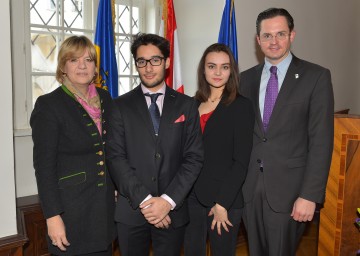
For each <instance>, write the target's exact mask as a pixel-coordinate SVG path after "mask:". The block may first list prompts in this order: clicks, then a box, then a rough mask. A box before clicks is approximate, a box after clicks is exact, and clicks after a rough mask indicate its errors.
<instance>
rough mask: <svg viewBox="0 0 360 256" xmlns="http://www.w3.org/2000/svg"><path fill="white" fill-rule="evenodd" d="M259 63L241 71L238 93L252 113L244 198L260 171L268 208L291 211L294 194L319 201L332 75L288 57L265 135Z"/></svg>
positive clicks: (329, 140)
mask: <svg viewBox="0 0 360 256" xmlns="http://www.w3.org/2000/svg"><path fill="white" fill-rule="evenodd" d="M263 66H264V64H260V65H258V66H255V67H253V68H251V69H249V70H247V71H244V72H243V73H242V74H241V89H242V93H243V94H244V95H245V96H248V97H249V98H250V99H251V100H252V101H253V104H254V109H255V115H256V121H255V128H254V135H253V139H254V141H253V150H252V155H251V159H250V164H249V170H248V174H247V178H246V181H245V183H244V186H243V193H244V199H245V203H247V202H250V201H251V200H252V198H253V195H254V188H255V185H256V182H257V179H258V177H259V174H260V172H263V177H264V186H265V192H266V198H267V201H268V203H269V205H270V207H271V208H272V209H273V211H275V212H283V213H291V211H292V208H293V204H294V202H295V200H296V199H297V198H298V197H301V198H304V199H307V200H310V201H312V202H316V203H322V202H323V201H324V196H325V189H326V183H327V178H328V172H329V167H330V162H331V155H332V149H333V131H334V120H333V119H334V118H333V111H334V99H333V90H332V85H331V76H330V72H329V70H327V69H325V68H323V67H320V66H318V65H315V64H312V63H309V62H306V61H304V60H300V59H298V58H296V57H295V56H293V59H292V62H291V64H290V66H289V69H288V71H287V73H286V76H285V79H284V82H283V84H282V87H281V90H280V92H279V95H278V98H277V101H276V103H275V106H274V109H273V112H272V115H271V119H270V122H269V126H268V129H267V131H266V133H265V132H264V130H263V124H262V120H261V115H260V110H259V87H260V78H261V73H262V70H263ZM262 165H263V168H262V167H261V166H262Z"/></svg>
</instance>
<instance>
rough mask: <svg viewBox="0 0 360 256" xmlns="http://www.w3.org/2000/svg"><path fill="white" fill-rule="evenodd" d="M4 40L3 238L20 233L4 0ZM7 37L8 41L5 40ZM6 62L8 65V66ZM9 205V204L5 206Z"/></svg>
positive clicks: (0, 16) (0, 103) (0, 72)
mask: <svg viewBox="0 0 360 256" xmlns="http://www.w3.org/2000/svg"><path fill="white" fill-rule="evenodd" d="M0 24H1V34H2V40H0V56H1V62H2V65H1V69H0V77H1V78H2V83H1V84H2V86H1V100H0V109H1V132H0V141H1V154H0V155H1V160H0V205H1V206H2V208H1V210H0V227H1V228H0V237H5V236H10V235H14V234H16V233H17V229H16V210H15V209H16V208H15V178H14V148H13V125H12V124H13V116H12V112H13V108H12V80H11V65H8V63H11V51H10V48H11V47H10V40H6V38H10V2H9V1H3V2H2V4H1V8H0ZM3 39H5V40H3ZM4 64H6V65H4ZM5 206H6V207H5Z"/></svg>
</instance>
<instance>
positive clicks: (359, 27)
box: [0, 0, 360, 197]
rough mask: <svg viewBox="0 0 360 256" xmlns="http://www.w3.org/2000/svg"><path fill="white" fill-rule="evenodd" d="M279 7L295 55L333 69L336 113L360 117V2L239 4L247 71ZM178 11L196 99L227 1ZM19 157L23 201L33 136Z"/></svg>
mask: <svg viewBox="0 0 360 256" xmlns="http://www.w3.org/2000/svg"><path fill="white" fill-rule="evenodd" d="M274 6H275V7H284V8H286V9H288V11H289V12H290V13H291V14H292V15H293V17H294V19H295V30H296V31H297V35H296V38H295V43H294V45H293V52H294V54H295V55H297V56H298V57H300V58H303V59H306V60H309V61H312V62H315V63H318V64H320V65H322V66H325V67H327V68H329V69H330V70H331V72H332V78H333V86H334V92H335V109H341V108H350V109H351V112H352V113H357V114H360V100H359V98H360V72H359V71H360V54H359V52H360V51H359V47H360V1H359V0H346V1H339V0H317V1H313V0H302V1H288V0H277V1H275V0H267V1H253V0H236V1H235V8H236V21H237V33H238V37H237V38H238V50H239V64H240V69H241V70H245V69H248V68H250V67H252V66H253V65H256V64H257V63H258V62H259V60H258V59H257V58H256V44H255V21H256V17H257V15H258V14H259V12H261V11H263V10H265V9H266V8H269V7H274ZM174 7H175V12H176V19H177V26H178V35H179V44H180V54H181V65H182V73H183V74H182V76H183V82H184V85H185V93H186V94H188V95H194V93H195V91H196V69H197V65H198V62H199V60H200V57H201V55H202V53H203V51H204V50H205V48H206V47H207V46H209V45H210V44H212V43H214V42H216V41H217V37H218V32H219V28H220V20H221V15H222V11H223V7H224V0H195V1H194V0H174ZM1 11H4V10H3V9H2V10H1ZM2 18H3V17H2ZM0 42H1V41H0ZM1 56H2V55H1ZM5 86H6V84H5ZM8 98H10V97H8ZM15 158H16V161H15V166H16V184H17V186H16V194H17V197H20V196H26V195H32V194H35V193H36V191H37V189H36V184H35V178H34V171H33V168H32V141H31V138H30V137H29V136H24V137H16V138H15ZM0 197H1V196H0Z"/></svg>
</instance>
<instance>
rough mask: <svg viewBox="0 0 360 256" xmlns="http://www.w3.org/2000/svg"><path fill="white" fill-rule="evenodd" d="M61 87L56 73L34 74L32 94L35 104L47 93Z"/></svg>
mask: <svg viewBox="0 0 360 256" xmlns="http://www.w3.org/2000/svg"><path fill="white" fill-rule="evenodd" d="M58 87H59V83H58V81H56V79H55V76H54V75H48V76H33V77H32V95H33V105H34V104H35V101H36V99H37V98H38V97H39V96H41V95H43V94H46V93H49V92H52V91H53V90H55V89H56V88H58Z"/></svg>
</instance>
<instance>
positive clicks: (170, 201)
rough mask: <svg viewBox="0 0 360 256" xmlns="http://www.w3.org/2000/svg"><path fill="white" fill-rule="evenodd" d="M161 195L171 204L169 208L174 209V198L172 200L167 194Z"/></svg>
mask: <svg viewBox="0 0 360 256" xmlns="http://www.w3.org/2000/svg"><path fill="white" fill-rule="evenodd" d="M161 197H162V198H164V199H165V200H166V201H167V202H168V203H169V204H171V210H174V209H175V207H176V204H175V202H174V200H172V199H171V198H170V197H169V196H168V195H167V194H162V195H161Z"/></svg>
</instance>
